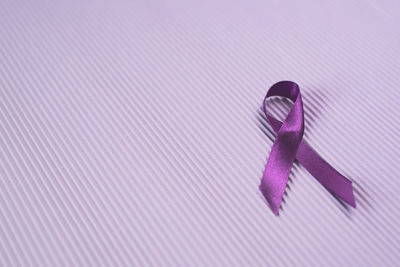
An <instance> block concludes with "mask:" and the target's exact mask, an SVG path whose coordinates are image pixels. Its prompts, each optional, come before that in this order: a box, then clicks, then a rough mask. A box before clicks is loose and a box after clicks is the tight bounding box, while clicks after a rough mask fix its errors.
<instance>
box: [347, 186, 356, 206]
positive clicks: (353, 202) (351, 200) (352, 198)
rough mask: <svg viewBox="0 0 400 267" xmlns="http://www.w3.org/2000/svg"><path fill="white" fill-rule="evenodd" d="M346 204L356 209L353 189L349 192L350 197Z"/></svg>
mask: <svg viewBox="0 0 400 267" xmlns="http://www.w3.org/2000/svg"><path fill="white" fill-rule="evenodd" d="M347 203H349V205H350V206H352V207H353V208H356V199H355V198H354V191H353V188H352V190H351V195H350V197H349V200H348V202H347Z"/></svg>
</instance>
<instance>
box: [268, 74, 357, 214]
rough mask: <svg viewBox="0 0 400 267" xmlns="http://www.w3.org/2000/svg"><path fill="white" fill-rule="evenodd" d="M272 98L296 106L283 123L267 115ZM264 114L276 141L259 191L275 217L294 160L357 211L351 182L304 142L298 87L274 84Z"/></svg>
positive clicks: (291, 83)
mask: <svg viewBox="0 0 400 267" xmlns="http://www.w3.org/2000/svg"><path fill="white" fill-rule="evenodd" d="M272 96H281V97H286V98H289V99H291V100H292V101H293V102H294V103H293V107H292V109H291V110H290V111H289V114H288V115H287V117H286V119H285V121H284V122H283V123H282V122H281V121H279V120H277V119H275V118H274V117H272V116H271V115H270V114H268V113H267V111H266V102H267V98H268V97H272ZM263 111H264V113H265V116H266V117H267V121H268V122H269V124H270V125H271V127H272V128H273V130H274V132H275V134H276V139H275V141H274V144H273V145H272V148H271V152H270V154H269V158H268V161H267V164H266V166H265V170H264V174H263V177H262V179H261V184H260V190H261V192H262V194H263V195H264V197H265V199H266V200H267V202H268V204H269V205H270V207H271V209H272V211H273V212H274V213H275V215H278V214H279V207H280V205H281V201H282V197H283V194H284V192H285V188H286V184H287V181H288V178H289V174H290V170H291V168H292V165H293V162H294V160H295V159H297V160H298V162H300V163H301V164H302V165H303V166H304V167H305V168H306V170H307V171H308V172H309V173H311V174H312V175H313V176H314V177H315V178H316V179H317V180H318V181H319V182H320V183H321V184H322V185H323V186H324V187H325V188H326V189H328V190H329V191H330V192H331V193H332V194H334V195H335V196H337V197H339V198H341V199H342V200H343V201H345V202H346V203H348V204H349V205H351V206H353V207H356V203H355V199H354V195H353V187H352V182H351V181H350V180H349V179H347V178H346V177H344V176H343V175H341V174H340V173H339V172H337V171H336V170H335V169H334V168H333V167H332V166H330V165H329V164H328V163H327V162H326V161H324V160H323V159H322V158H321V157H320V156H319V155H318V154H317V153H316V152H315V151H314V150H313V149H312V148H311V147H310V146H309V145H308V144H307V143H306V142H305V141H304V140H302V139H303V133H304V111H303V102H302V100H301V93H300V88H299V86H298V85H297V84H296V83H295V82H291V81H281V82H278V83H276V84H274V85H273V86H272V87H271V88H270V89H269V90H268V92H267V95H266V96H265V98H264V102H263Z"/></svg>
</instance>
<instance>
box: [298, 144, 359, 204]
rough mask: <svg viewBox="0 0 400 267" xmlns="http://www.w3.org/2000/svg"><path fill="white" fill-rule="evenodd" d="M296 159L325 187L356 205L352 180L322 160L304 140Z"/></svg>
mask: <svg viewBox="0 0 400 267" xmlns="http://www.w3.org/2000/svg"><path fill="white" fill-rule="evenodd" d="M296 159H297V160H298V161H299V162H300V163H301V165H303V166H304V167H305V168H306V170H307V171H308V172H309V173H311V175H312V176H314V177H315V179H317V180H318V182H320V183H321V184H322V185H323V186H324V187H325V188H326V189H328V190H329V191H330V192H331V193H333V194H334V195H335V196H337V197H339V198H341V199H342V200H343V201H345V202H346V203H348V204H349V205H350V206H352V207H354V208H355V207H356V201H355V198H354V194H353V185H352V182H351V181H350V180H349V179H347V178H346V177H344V176H343V175H341V174H340V173H339V172H338V171H336V170H335V169H334V168H333V167H332V166H331V165H329V164H328V163H327V162H326V161H325V160H323V159H322V158H321V157H320V156H319V155H318V154H317V153H316V152H315V151H314V150H313V149H312V148H311V147H310V145H308V144H307V143H306V142H305V141H304V140H303V141H302V142H301V144H300V146H299V149H298V150H297V154H296Z"/></svg>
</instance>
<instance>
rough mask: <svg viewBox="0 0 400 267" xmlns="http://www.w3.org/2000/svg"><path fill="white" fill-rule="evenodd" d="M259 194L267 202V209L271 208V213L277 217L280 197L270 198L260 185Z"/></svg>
mask: <svg viewBox="0 0 400 267" xmlns="http://www.w3.org/2000/svg"><path fill="white" fill-rule="evenodd" d="M259 189H260V191H261V193H262V194H263V196H264V198H265V200H267V202H268V205H269V207H270V208H271V210H272V212H273V213H274V214H275V215H276V216H279V208H280V206H281V202H282V197H275V196H271V195H270V194H268V193H267V192H265V190H263V187H262V185H260V187H259Z"/></svg>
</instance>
